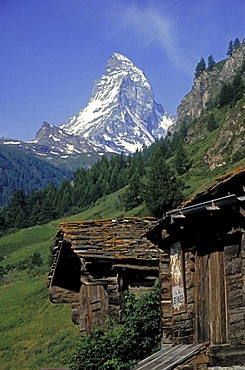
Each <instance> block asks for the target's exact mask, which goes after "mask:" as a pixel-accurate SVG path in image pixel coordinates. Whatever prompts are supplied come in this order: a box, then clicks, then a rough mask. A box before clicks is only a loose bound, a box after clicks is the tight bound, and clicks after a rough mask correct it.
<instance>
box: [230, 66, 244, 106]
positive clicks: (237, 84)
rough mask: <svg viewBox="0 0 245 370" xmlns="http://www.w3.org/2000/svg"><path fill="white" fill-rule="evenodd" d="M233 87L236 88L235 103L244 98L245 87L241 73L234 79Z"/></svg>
mask: <svg viewBox="0 0 245 370" xmlns="http://www.w3.org/2000/svg"><path fill="white" fill-rule="evenodd" d="M232 86H233V88H234V98H233V100H234V103H236V102H237V101H238V100H240V99H241V98H242V97H243V94H244V91H245V86H244V82H243V80H242V76H241V73H237V74H236V75H235V77H234V79H233V82H232Z"/></svg>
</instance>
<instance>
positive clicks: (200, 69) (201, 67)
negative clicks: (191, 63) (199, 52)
mask: <svg viewBox="0 0 245 370" xmlns="http://www.w3.org/2000/svg"><path fill="white" fill-rule="evenodd" d="M205 69H206V63H205V60H204V58H203V57H201V59H200V62H199V63H197V66H196V69H195V77H198V76H200V75H201V73H202V72H203V71H205Z"/></svg>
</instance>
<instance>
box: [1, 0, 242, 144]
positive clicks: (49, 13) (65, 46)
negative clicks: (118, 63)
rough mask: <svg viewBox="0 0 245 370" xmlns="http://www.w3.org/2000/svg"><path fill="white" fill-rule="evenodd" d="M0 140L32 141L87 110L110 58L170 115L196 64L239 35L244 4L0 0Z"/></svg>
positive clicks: (220, 55)
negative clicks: (142, 79) (123, 59)
mask: <svg viewBox="0 0 245 370" xmlns="http://www.w3.org/2000/svg"><path fill="white" fill-rule="evenodd" d="M0 34H1V38H0V69H1V79H0V136H1V137H2V136H4V137H9V138H16V139H21V140H31V139H34V138H35V134H36V132H37V130H38V129H39V128H40V127H41V125H42V122H43V121H48V122H49V123H51V124H54V125H59V124H61V123H64V122H65V121H66V120H68V119H69V118H70V117H71V116H73V115H74V114H75V113H77V112H78V111H80V110H81V109H82V108H84V107H85V105H86V104H87V102H88V100H89V98H90V96H91V92H92V88H93V83H94V80H97V79H99V78H100V77H101V75H102V74H103V73H104V70H105V65H106V62H107V60H108V58H109V57H110V56H111V54H112V53H113V52H118V53H121V54H124V55H125V56H127V57H128V58H129V59H130V60H131V61H132V62H133V63H134V64H135V65H136V66H137V67H139V68H141V69H142V70H143V71H144V73H145V75H146V76H147V78H148V80H149V82H150V84H151V86H152V88H153V91H154V93H155V100H156V102H158V103H161V104H162V105H163V107H164V109H165V110H166V111H167V112H168V113H170V114H175V113H176V109H177V107H178V105H179V104H180V102H181V99H182V98H183V97H184V95H185V94H187V93H188V92H189V91H190V89H191V87H192V84H193V76H194V71H195V67H196V64H197V62H198V61H199V60H200V58H201V57H204V58H205V60H207V58H208V56H209V55H210V54H212V55H213V57H214V59H215V61H219V60H221V59H225V58H226V57H227V56H226V52H227V48H228V43H229V41H230V40H234V39H235V38H236V37H238V38H239V40H240V41H242V40H243V38H244V37H245V0H202V1H197V0H0Z"/></svg>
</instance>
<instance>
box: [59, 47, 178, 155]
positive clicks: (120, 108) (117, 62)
mask: <svg viewBox="0 0 245 370" xmlns="http://www.w3.org/2000/svg"><path fill="white" fill-rule="evenodd" d="M171 124H173V120H172V119H171V117H169V116H168V115H166V114H165V112H164V109H163V107H162V106H161V105H160V104H157V103H156V102H155V100H154V93H153V90H152V88H151V86H150V84H149V82H148V80H147V78H146V76H145V75H144V73H143V72H142V71H141V70H140V69H139V68H137V67H136V66H135V65H134V64H133V63H132V62H131V61H130V60H129V59H128V58H126V57H125V56H123V55H121V54H118V53H114V54H113V55H112V56H111V58H110V59H109V60H108V63H107V65H106V72H105V74H104V75H102V77H101V78H100V80H98V81H95V84H94V87H93V92H92V96H91V98H90V101H89V103H88V104H87V106H86V107H85V108H84V109H83V110H81V111H80V112H79V113H78V114H76V115H75V116H73V117H71V118H70V120H69V121H68V122H66V123H65V124H63V125H61V128H62V129H63V130H65V131H67V132H68V133H71V134H75V135H79V136H81V137H83V138H84V139H86V140H87V143H88V144H89V145H90V146H91V147H92V148H94V149H95V150H97V151H98V150H102V151H106V152H115V153H121V152H123V153H132V152H135V151H136V149H142V148H143V146H149V145H150V144H152V143H153V142H154V141H155V139H156V138H160V137H164V136H165V135H166V132H167V130H168V126H169V125H171Z"/></svg>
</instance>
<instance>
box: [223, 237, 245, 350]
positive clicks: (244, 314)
mask: <svg viewBox="0 0 245 370" xmlns="http://www.w3.org/2000/svg"><path fill="white" fill-rule="evenodd" d="M224 254H225V273H226V281H227V290H228V297H227V299H228V311H229V317H228V319H229V341H230V343H232V344H238V343H244V344H245V234H244V233H243V235H241V233H240V232H239V233H238V235H237V243H236V244H233V245H227V246H225V249H224Z"/></svg>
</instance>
